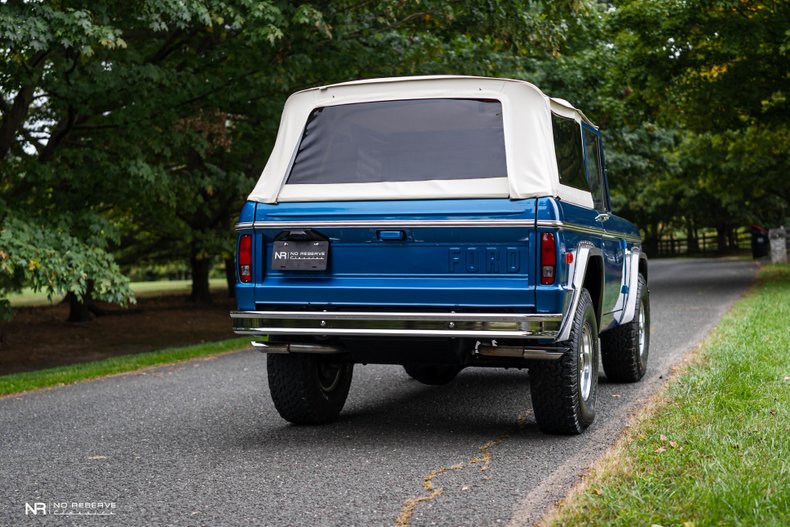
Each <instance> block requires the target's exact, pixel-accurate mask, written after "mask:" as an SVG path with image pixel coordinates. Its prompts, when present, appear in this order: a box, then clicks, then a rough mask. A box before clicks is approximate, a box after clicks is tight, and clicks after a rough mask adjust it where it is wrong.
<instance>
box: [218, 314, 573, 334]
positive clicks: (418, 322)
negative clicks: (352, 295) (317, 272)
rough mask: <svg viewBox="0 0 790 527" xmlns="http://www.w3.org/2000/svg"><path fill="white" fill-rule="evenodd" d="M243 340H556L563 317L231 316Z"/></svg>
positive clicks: (410, 315) (490, 315) (479, 315)
mask: <svg viewBox="0 0 790 527" xmlns="http://www.w3.org/2000/svg"><path fill="white" fill-rule="evenodd" d="M230 317H231V319H232V320H233V331H234V332H235V333H237V334H239V335H256V336H263V335H311V336H355V337H457V338H479V339H497V338H500V339H555V338H556V337H557V335H558V333H559V330H560V326H561V324H562V314H529V313H527V314H524V313H412V312H391V311H370V312H368V311H232V312H231V313H230Z"/></svg>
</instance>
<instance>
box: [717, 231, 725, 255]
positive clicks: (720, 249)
mask: <svg viewBox="0 0 790 527" xmlns="http://www.w3.org/2000/svg"><path fill="white" fill-rule="evenodd" d="M716 245H717V247H716V252H717V253H719V254H724V253H726V252H727V226H726V225H723V226H721V225H717V226H716Z"/></svg>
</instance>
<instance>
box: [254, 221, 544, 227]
mask: <svg viewBox="0 0 790 527" xmlns="http://www.w3.org/2000/svg"><path fill="white" fill-rule="evenodd" d="M253 226H254V227H255V228H256V229H307V228H327V227H336V228H370V229H377V228H383V227H469V228H473V227H534V226H535V220H528V219H521V220H491V219H480V220H337V221H326V220H316V221H310V220H296V221H256V222H255V223H254V224H253Z"/></svg>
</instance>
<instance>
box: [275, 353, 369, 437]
mask: <svg viewBox="0 0 790 527" xmlns="http://www.w3.org/2000/svg"><path fill="white" fill-rule="evenodd" d="M266 364H267V370H268V377H269V392H270V393H271V396H272V400H273V401H274V407H275V408H276V409H277V412H278V413H279V414H280V416H281V417H282V418H283V419H285V420H286V421H290V422H291V423H294V424H297V425H317V424H324V423H328V422H330V421H333V420H334V419H336V418H337V416H338V415H339V414H340V411H341V410H342V409H343V405H344V404H345V402H346V397H348V390H349V388H350V387H351V377H352V374H353V371H354V364H352V363H344V362H335V361H333V359H332V358H329V357H325V356H316V355H308V354H296V353H294V354H278V353H269V354H268V356H267V358H266Z"/></svg>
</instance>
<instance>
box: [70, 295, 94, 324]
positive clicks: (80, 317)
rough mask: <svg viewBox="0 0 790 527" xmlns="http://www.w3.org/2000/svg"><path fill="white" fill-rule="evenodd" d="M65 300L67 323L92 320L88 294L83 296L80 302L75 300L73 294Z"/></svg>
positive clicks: (75, 297) (75, 296)
mask: <svg viewBox="0 0 790 527" xmlns="http://www.w3.org/2000/svg"><path fill="white" fill-rule="evenodd" d="M66 300H67V301H68V303H69V318H68V319H66V320H67V322H88V321H90V320H93V313H91V310H90V307H89V306H88V303H89V302H88V293H87V292H86V293H85V295H83V297H82V300H79V299H78V298H77V295H75V294H74V293H69V294H67V295H66Z"/></svg>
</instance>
